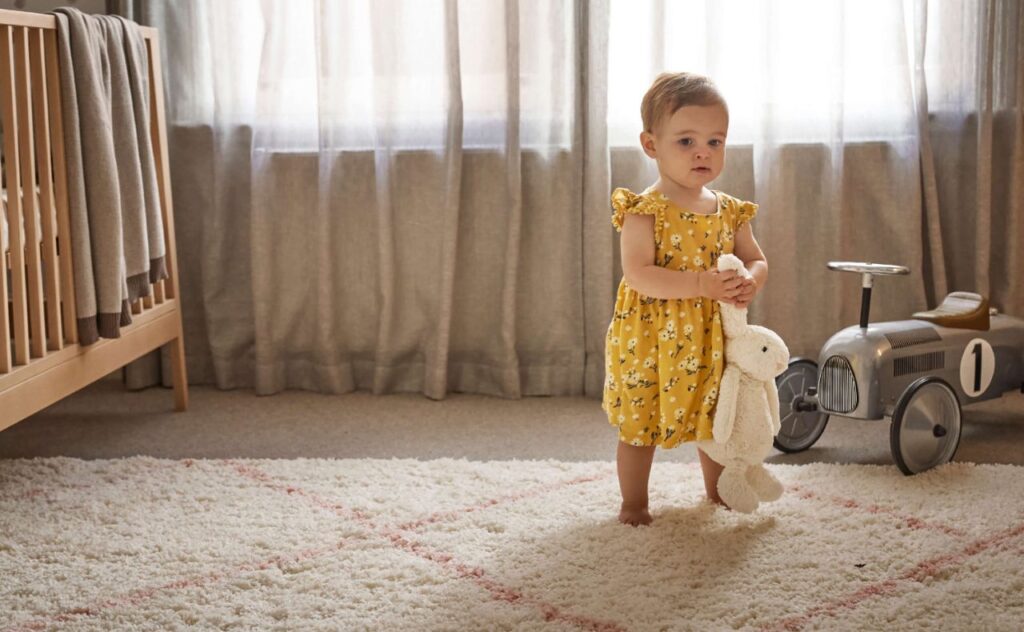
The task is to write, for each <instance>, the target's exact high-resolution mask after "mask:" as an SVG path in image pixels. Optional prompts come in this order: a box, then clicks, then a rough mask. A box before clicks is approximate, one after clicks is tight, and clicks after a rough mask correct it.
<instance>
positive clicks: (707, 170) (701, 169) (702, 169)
mask: <svg viewBox="0 0 1024 632" xmlns="http://www.w3.org/2000/svg"><path fill="white" fill-rule="evenodd" d="M693 170H694V171H696V172H697V173H711V167H694V168H693Z"/></svg>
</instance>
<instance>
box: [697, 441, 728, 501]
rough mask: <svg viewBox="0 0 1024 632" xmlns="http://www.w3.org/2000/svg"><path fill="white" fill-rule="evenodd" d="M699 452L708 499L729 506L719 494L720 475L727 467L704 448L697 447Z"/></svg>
mask: <svg viewBox="0 0 1024 632" xmlns="http://www.w3.org/2000/svg"><path fill="white" fill-rule="evenodd" d="M697 454H698V455H699V456H700V467H701V469H702V470H704V489H705V491H707V494H708V500H710V501H711V502H713V503H718V504H719V505H722V506H724V507H728V505H726V504H725V503H724V502H722V499H721V497H719V495H718V477H720V476H721V475H722V470H724V469H725V468H724V467H723V466H722V465H720V464H719V463H717V462H716V461H715V460H714V459H712V458H711V457H709V456H708V455H706V454H704V450H701V449H700V448H697Z"/></svg>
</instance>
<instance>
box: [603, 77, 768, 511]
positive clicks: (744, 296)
mask: <svg viewBox="0 0 1024 632" xmlns="http://www.w3.org/2000/svg"><path fill="white" fill-rule="evenodd" d="M640 107H641V116H642V119H643V126H644V130H643V132H642V133H641V134H640V144H641V146H642V147H643V150H644V153H646V154H647V155H648V156H650V157H651V158H653V159H654V160H655V161H656V162H657V164H658V174H659V177H658V179H657V181H656V182H654V184H652V185H651V186H649V187H647V189H645V190H644V191H642V192H641V193H639V194H637V193H633V192H632V191H629V190H628V189H623V188H618V189H615V191H614V192H613V193H612V207H613V209H614V211H613V214H612V224H613V225H614V226H615V228H616V229H618V230H619V231H621V237H620V240H621V241H620V243H621V255H622V272H623V278H622V281H621V283H620V284H619V289H618V294H617V296H616V300H615V313H614V316H613V318H612V321H611V324H610V325H609V327H608V334H607V337H606V339H605V356H606V358H605V360H606V370H607V377H606V381H605V386H604V397H603V400H602V404H601V407H602V408H603V409H604V410H605V412H607V413H608V421H609V423H611V424H612V425H613V426H615V427H616V428H617V429H618V438H619V443H618V451H617V463H618V473H619V487H620V489H621V491H622V508H621V511H620V513H619V520H620V521H621V522H624V523H627V524H632V525H638V524H649V523H650V522H651V516H650V514H649V513H648V510H647V480H648V477H649V476H650V472H651V461H652V460H653V458H654V449H655V448H656V447H657V446H659V445H660V446H661V447H662V448H663V449H671V448H675V447H677V446H678V445H679V444H681V443H684V442H688V441H695V440H704V439H712V438H713V437H712V434H711V425H712V419H713V412H714V409H715V404H716V403H717V399H718V383H719V379H720V378H721V375H722V366H723V362H724V358H723V338H722V323H721V320H720V317H719V306H718V301H722V302H726V303H732V304H734V305H736V306H737V307H741V308H744V307H746V306H747V305H749V304H750V301H751V300H753V298H754V296H755V295H756V294H757V292H758V291H759V290H760V289H761V288H762V287H763V286H764V282H765V279H766V278H767V275H768V264H767V262H766V261H765V257H764V254H763V253H762V252H761V248H760V247H759V246H758V244H757V240H755V239H754V234H753V232H752V231H751V228H750V220H751V219H752V218H753V217H754V215H755V214H756V213H757V204H754V203H752V202H744V201H741V200H738V199H736V198H734V197H731V196H729V195H726V194H725V193H722V192H720V191H715V190H711V189H708V188H706V185H707V184H708V183H709V182H711V181H712V180H714V179H715V178H717V177H718V174H720V173H721V172H722V167H723V166H724V165H725V139H726V134H727V132H728V129H729V110H728V108H727V107H726V103H725V100H724V99H723V98H722V95H721V94H720V93H719V92H718V90H717V88H716V87H715V85H714V84H713V83H712V82H711V81H710V80H709V79H707V78H706V77H702V76H699V75H694V74H690V73H663V74H661V75H659V76H658V78H657V79H655V81H654V83H653V84H652V85H651V87H650V88H649V89H648V91H647V94H645V95H644V98H643V101H642V103H641V106H640ZM727 253H734V254H735V255H736V256H737V257H739V258H740V259H742V260H743V262H744V263H745V264H746V266H747V269H748V270H749V271H750V272H751V274H752V275H753V279H752V280H747V279H744V278H743V277H742V276H738V275H737V274H736V273H735V272H732V271H729V272H718V270H717V263H718V257H719V256H721V255H723V254H727ZM698 454H699V456H700V463H701V467H702V469H703V471H704V486H705V489H706V490H707V495H708V498H709V499H710V500H711V501H713V502H716V503H719V504H723V505H724V503H722V500H721V499H720V498H719V497H718V491H717V483H718V476H719V474H720V473H721V471H722V467H721V466H720V465H718V464H717V463H715V462H714V461H712V460H711V459H710V458H709V457H708V456H707V455H706V454H704V452H703V451H702V450H700V449H698Z"/></svg>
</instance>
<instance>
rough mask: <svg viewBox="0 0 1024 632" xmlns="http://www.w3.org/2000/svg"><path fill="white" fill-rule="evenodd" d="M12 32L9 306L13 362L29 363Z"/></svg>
mask: <svg viewBox="0 0 1024 632" xmlns="http://www.w3.org/2000/svg"><path fill="white" fill-rule="evenodd" d="M13 45H14V36H13V33H12V28H11V27H9V26H4V27H2V28H0V94H2V99H0V100H2V103H0V108H2V110H3V114H2V116H3V123H4V125H3V127H4V165H5V168H6V175H7V226H8V227H9V229H10V230H9V231H8V232H9V237H10V242H9V243H10V254H11V293H10V295H11V308H12V313H13V320H14V364H15V365H18V364H28V359H29V349H28V309H27V306H26V301H25V298H26V296H25V291H26V288H25V247H24V244H23V243H22V237H21V228H20V227H21V222H22V210H21V209H22V207H21V200H22V195H21V176H20V173H19V171H20V168H19V163H20V157H19V156H18V136H19V134H18V128H19V127H20V125H19V121H18V119H17V112H18V109H17V102H16V100H15V93H14V90H15V85H14V50H13Z"/></svg>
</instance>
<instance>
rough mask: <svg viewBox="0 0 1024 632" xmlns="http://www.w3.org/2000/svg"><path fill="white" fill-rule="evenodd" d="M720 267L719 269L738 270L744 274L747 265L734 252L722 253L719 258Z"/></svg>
mask: <svg viewBox="0 0 1024 632" xmlns="http://www.w3.org/2000/svg"><path fill="white" fill-rule="evenodd" d="M718 269H719V270H736V271H737V272H739V273H740V274H744V273H745V272H746V270H747V267H746V266H744V265H743V261H742V260H740V258H739V257H737V256H736V255H734V254H726V255H722V256H721V257H719V258H718Z"/></svg>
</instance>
